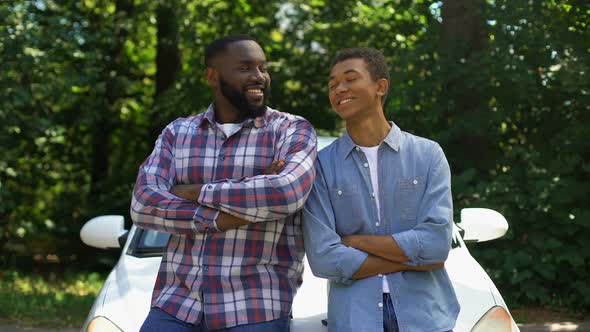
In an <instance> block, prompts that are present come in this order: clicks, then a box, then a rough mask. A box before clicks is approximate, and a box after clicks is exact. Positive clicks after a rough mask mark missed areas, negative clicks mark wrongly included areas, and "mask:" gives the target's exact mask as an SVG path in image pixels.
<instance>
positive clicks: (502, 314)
mask: <svg viewBox="0 0 590 332" xmlns="http://www.w3.org/2000/svg"><path fill="white" fill-rule="evenodd" d="M488 331H489V332H518V331H519V329H518V327H517V326H516V323H515V322H514V320H512V317H510V314H509V313H508V312H507V311H506V309H504V308H502V307H493V308H492V309H490V310H488V312H486V313H485V315H483V316H482V317H481V318H480V319H479V321H477V324H475V326H474V327H473V328H472V329H471V332H488Z"/></svg>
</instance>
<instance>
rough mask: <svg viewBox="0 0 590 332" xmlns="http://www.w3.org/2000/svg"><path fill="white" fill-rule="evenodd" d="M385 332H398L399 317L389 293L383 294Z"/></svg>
mask: <svg viewBox="0 0 590 332" xmlns="http://www.w3.org/2000/svg"><path fill="white" fill-rule="evenodd" d="M383 331H384V332H398V331H399V329H398V327H397V317H396V316H395V311H394V310H393V303H392V302H391V297H390V296H389V293H383Z"/></svg>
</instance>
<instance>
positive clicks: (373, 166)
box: [359, 145, 389, 293]
mask: <svg viewBox="0 0 590 332" xmlns="http://www.w3.org/2000/svg"><path fill="white" fill-rule="evenodd" d="M359 147H360V148H361V150H362V151H363V152H364V153H365V156H366V157H367V162H368V163H369V173H370V174H371V184H372V185H373V193H374V194H375V202H376V203H377V218H379V220H378V222H381V207H380V202H379V179H378V174H379V173H378V171H377V165H379V154H378V152H379V145H377V146H371V147H366V146H359ZM382 280H383V293H389V285H388V284H387V279H386V278H385V276H383V279H382Z"/></svg>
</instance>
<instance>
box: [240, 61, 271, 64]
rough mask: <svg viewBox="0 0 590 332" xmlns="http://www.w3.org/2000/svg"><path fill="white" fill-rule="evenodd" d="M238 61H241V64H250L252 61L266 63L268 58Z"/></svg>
mask: <svg viewBox="0 0 590 332" xmlns="http://www.w3.org/2000/svg"><path fill="white" fill-rule="evenodd" d="M238 62H239V63H243V64H252V63H262V64H268V60H262V61H259V60H239V61H238Z"/></svg>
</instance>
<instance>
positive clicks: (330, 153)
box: [317, 137, 344, 163]
mask: <svg viewBox="0 0 590 332" xmlns="http://www.w3.org/2000/svg"><path fill="white" fill-rule="evenodd" d="M343 143H344V142H343V138H342V137H338V138H337V139H335V140H334V141H332V142H331V143H330V144H328V145H327V146H326V147H324V148H323V149H321V150H320V151H318V156H317V159H318V160H319V161H320V162H324V163H326V162H329V161H333V160H336V159H337V157H338V155H339V154H340V153H342V152H341V151H340V145H342V144H343Z"/></svg>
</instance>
